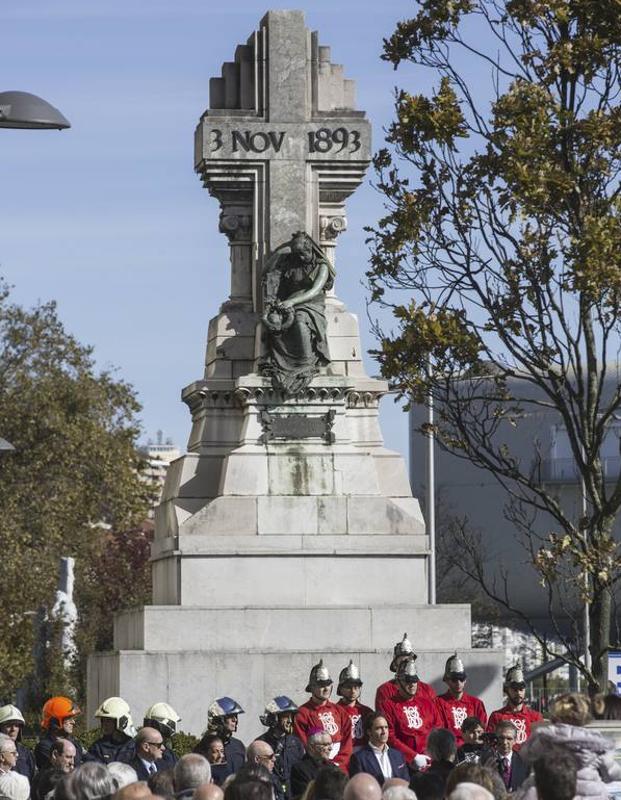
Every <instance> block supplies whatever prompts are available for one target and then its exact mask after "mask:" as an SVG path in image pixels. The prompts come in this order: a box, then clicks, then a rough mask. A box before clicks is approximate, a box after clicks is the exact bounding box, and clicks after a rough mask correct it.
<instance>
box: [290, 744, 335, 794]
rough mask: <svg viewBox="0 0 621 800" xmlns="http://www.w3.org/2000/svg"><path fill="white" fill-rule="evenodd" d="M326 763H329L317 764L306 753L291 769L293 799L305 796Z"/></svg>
mask: <svg viewBox="0 0 621 800" xmlns="http://www.w3.org/2000/svg"><path fill="white" fill-rule="evenodd" d="M326 763H328V762H323V763H322V762H321V761H319V762H317V761H315V760H314V759H312V758H311V757H310V756H309V755H308V753H305V754H304V757H303V758H301V759H300V760H299V761H298V763H297V764H294V765H293V767H292V768H291V797H300V796H301V795H303V794H304V790H305V789H306V787H307V786H308V784H309V783H310V782H311V781H314V780H315V776H316V775H317V773H318V772H319V770H320V769H321V768H322V767H324V766H325V765H326Z"/></svg>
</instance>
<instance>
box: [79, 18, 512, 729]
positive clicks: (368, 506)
mask: <svg viewBox="0 0 621 800" xmlns="http://www.w3.org/2000/svg"><path fill="white" fill-rule="evenodd" d="M233 52H234V58H233V60H232V61H230V62H227V63H226V64H225V65H224V66H223V68H222V73H221V75H220V76H218V77H216V78H214V79H212V81H211V98H210V101H211V103H210V108H209V109H208V110H207V111H206V112H205V113H204V114H203V116H202V117H201V120H200V122H199V125H198V127H197V130H196V135H195V166H196V169H197V172H199V174H200V176H201V179H202V180H203V183H204V185H205V187H206V188H207V189H208V190H209V192H210V194H211V195H212V196H213V197H214V198H215V199H216V200H217V201H218V202H219V204H220V211H221V213H220V220H219V228H220V231H221V232H222V233H223V234H224V235H225V236H226V237H227V239H228V243H229V247H230V271H231V289H230V296H229V298H228V299H226V300H225V301H224V303H223V304H222V307H221V309H220V313H219V314H218V315H216V317H214V319H213V320H212V321H211V323H210V325H209V331H208V336H207V351H206V357H205V371H204V373H203V379H202V380H198V381H195V382H194V383H193V384H191V385H190V386H188V387H186V389H184V390H183V393H182V398H183V401H184V402H185V403H186V404H187V406H188V408H189V410H190V413H191V416H192V430H191V433H190V437H189V441H188V451H189V452H188V453H186V454H185V455H184V456H183V457H182V458H180V459H179V460H178V461H176V462H175V463H174V464H173V465H172V466H171V468H170V470H169V473H168V477H167V482H166V487H165V491H164V495H163V499H162V503H161V505H160V507H159V508H158V509H157V512H156V537H155V541H154V543H153V548H152V570H153V602H154V606H152V607H145V608H144V609H142V610H139V611H135V612H130V613H126V614H124V615H122V616H120V617H119V618H117V620H116V621H115V647H116V648H117V652H116V653H114V654H96V655H94V656H93V657H92V658H91V659H90V661H89V676H88V714H89V716H90V717H91V718H92V714H93V712H94V710H95V708H96V707H97V705H99V703H100V702H101V701H102V700H103V699H104V698H105V697H108V696H112V695H121V696H123V697H125V698H127V700H128V701H129V702H130V704H131V707H132V712H133V713H134V714H135V718H136V719H140V718H141V717H142V715H143V714H144V711H145V709H146V708H147V707H148V706H149V705H151V703H152V702H153V700H154V698H156V699H158V700H165V701H167V702H169V703H170V704H171V705H172V706H173V707H174V708H175V709H176V710H177V711H178V712H179V713H180V715H181V716H182V718H183V728H184V730H186V731H188V732H192V733H196V734H199V733H202V731H203V730H204V728H205V724H206V711H207V706H208V704H209V702H210V701H211V700H212V699H213V698H215V697H218V696H222V695H226V694H233V695H234V696H235V697H236V698H237V699H238V700H239V701H240V702H241V704H242V706H243V707H244V708H245V710H246V714H245V715H244V716H243V717H241V730H240V734H241V738H242V739H245V740H249V738H250V737H251V736H254V735H255V734H257V733H259V732H260V731H259V728H258V722H257V720H258V715H259V713H260V711H262V710H263V708H264V705H265V702H266V700H267V699H268V698H270V697H273V696H274V695H276V694H282V693H283V692H285V693H286V694H288V695H289V696H291V697H292V698H293V699H294V700H296V701H297V702H303V700H304V699H305V697H304V695H303V692H302V690H303V687H304V686H305V685H306V681H307V678H308V672H309V670H310V667H311V666H312V665H313V664H314V663H316V661H317V660H318V659H319V657H321V656H323V657H324V658H325V659H326V660H327V663H328V665H329V666H330V669H331V670H332V672H333V674H334V675H336V674H337V673H338V670H339V669H341V668H342V667H343V666H345V665H346V664H347V662H348V661H349V659H350V658H353V659H354V660H355V661H356V663H358V664H359V666H360V669H361V672H362V677H363V680H364V682H365V689H364V694H363V700H366V702H367V703H369V704H372V702H373V692H374V689H375V686H376V685H377V684H378V683H380V682H382V681H384V680H386V678H387V677H388V676H389V674H388V663H389V661H390V651H391V650H392V647H393V645H394V643H395V641H397V639H400V637H401V635H402V633H403V631H405V630H408V631H409V632H410V636H411V638H412V639H413V641H414V643H415V647H416V650H417V653H418V656H419V658H418V662H417V664H418V665H419V669H420V674H421V677H423V678H424V679H426V680H430V681H432V682H434V681H435V683H436V687H437V688H442V687H441V684H440V678H441V675H442V670H443V667H444V662H445V660H446V657H447V656H448V655H449V654H450V653H452V652H453V649H454V648H458V649H459V651H460V655H461V656H462V658H464V661H465V663H466V665H467V668H468V675H469V689H470V691H472V692H473V693H474V694H481V695H482V697H483V699H484V700H485V701H486V702H487V703H488V708H489V707H497V706H498V704H499V703H500V701H501V697H500V680H499V677H500V666H501V655H500V654H497V653H489V652H485V651H469V650H468V646H469V644H470V616H469V609H468V608H467V607H466V606H452V607H445V606H434V607H430V606H428V605H427V604H426V603H427V585H428V568H429V550H428V548H429V540H428V537H427V536H426V535H425V526H424V522H423V519H422V515H421V512H420V507H419V504H418V501H417V500H416V499H415V498H413V497H412V495H411V492H410V490H409V486H408V482H407V476H406V471H405V465H404V463H403V459H401V457H400V456H399V455H398V454H396V453H392V452H390V451H388V450H386V449H385V448H384V443H383V438H382V434H381V430H380V427H379V420H378V406H379V401H380V398H381V397H382V395H383V394H385V393H386V391H387V385H386V383H385V382H384V381H378V380H375V379H371V378H369V377H368V376H367V375H366V374H365V371H364V366H363V362H362V353H361V347H360V336H359V330H358V321H357V318H356V316H355V315H354V314H351V313H349V312H348V311H347V310H346V309H345V307H344V305H343V303H341V301H340V300H339V299H338V297H337V296H336V291H335V289H327V287H326V297H325V313H326V336H327V344H328V350H329V355H330V363H328V364H327V365H326V366H322V367H321V368H320V371H319V374H317V375H315V376H314V378H313V380H312V382H311V383H310V385H309V386H307V387H306V388H305V389H304V391H299V393H298V394H297V396H295V397H290V396H286V394H284V393H282V392H279V391H277V390H276V389H275V388H274V386H272V384H271V382H270V380H268V379H267V378H266V377H264V376H261V375H259V374H258V365H259V362H260V359H261V358H262V357H263V356H264V353H265V347H266V340H265V338H264V335H263V334H264V330H263V326H262V323H261V322H260V320H261V317H262V314H263V312H264V310H265V309H264V307H263V294H262V280H261V279H262V272H263V268H264V265H265V260H266V257H267V256H268V255H269V254H270V253H271V252H272V251H273V250H274V249H275V248H276V247H277V246H278V245H280V244H281V243H283V242H286V241H288V240H289V239H290V237H291V236H292V234H293V233H294V232H295V231H297V230H302V231H305V232H306V233H308V234H310V235H311V236H312V237H313V239H314V240H315V241H317V242H318V243H319V245H320V246H321V249H322V250H323V253H324V255H325V258H326V259H327V262H329V264H330V265H331V266H334V265H337V269H336V272H337V287H336V288H338V276H339V274H340V273H341V267H340V265H338V264H337V260H336V253H335V250H336V240H337V238H338V235H339V234H340V233H341V232H342V231H343V230H345V229H346V227H347V216H346V209H345V202H346V200H347V198H348V197H349V196H350V195H351V194H352V192H354V191H355V189H356V188H357V186H358V185H359V184H360V182H361V181H362V179H363V177H364V174H365V171H366V169H367V166H368V164H369V160H370V157H371V127H370V124H369V122H368V120H367V119H366V118H365V115H364V113H363V112H361V111H357V110H356V109H355V107H354V92H353V88H354V87H353V82H352V81H350V80H347V79H346V78H345V77H344V71H343V69H342V67H341V66H340V65H338V64H333V63H332V62H331V56H330V50H329V48H327V47H324V46H321V45H320V44H319V38H318V36H317V34H315V33H311V32H310V31H309V30H307V29H306V27H305V25H304V18H303V14H302V13H301V12H299V11H293V12H292V11H270V12H268V14H267V15H266V16H265V17H264V18H263V19H262V20H261V23H260V25H259V30H258V31H256V32H255V33H254V34H253V35H252V36H251V37H250V38H249V39H248V41H247V42H242V44H241V45H240V46H239V47H238V48H237V49H236V50H234V48H231V53H233ZM325 266H326V264H324V267H325ZM360 269H361V265H346V267H345V268H344V269H343V270H342V272H344V273H345V274H347V275H348V279H349V276H353V275H354V274H356V273H355V271H359V270H360ZM354 279H355V278H354ZM205 289H206V287H203V289H202V290H205ZM171 335H173V333H172V332H171ZM296 415H297V416H296ZM326 420H327V421H328V422H329V424H328V422H326ZM267 434H270V435H267ZM438 647H442V648H445V649H441V650H440V649H437V648H438ZM449 648H450V649H449ZM197 697H202V698H204V703H203V704H202V705H201V704H200V703H199V704H197V702H196V698H197Z"/></svg>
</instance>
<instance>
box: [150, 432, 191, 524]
mask: <svg viewBox="0 0 621 800" xmlns="http://www.w3.org/2000/svg"><path fill="white" fill-rule="evenodd" d="M140 452H141V454H142V455H143V456H144V458H145V459H146V461H147V468H146V470H145V471H144V476H145V479H146V480H149V481H151V482H152V483H154V484H155V485H156V486H157V487H158V493H157V498H156V500H155V502H154V504H153V508H152V509H151V511H150V512H149V517H150V518H151V519H152V518H153V515H154V513H155V506H157V505H158V504H159V502H160V500H161V495H162V490H163V489H164V481H165V480H166V473H167V471H168V467H169V466H170V464H171V462H172V461H174V460H175V459H176V458H179V456H180V455H181V451H180V450H179V448H178V447H177V445H176V444H173V441H172V439H171V438H170V437H167V438H166V440H165V441H164V434H163V432H162V431H161V430H160V431H158V432H157V434H156V438H155V441H153V439H148V440H147V443H146V445H143V446H142V447H141V448H140Z"/></svg>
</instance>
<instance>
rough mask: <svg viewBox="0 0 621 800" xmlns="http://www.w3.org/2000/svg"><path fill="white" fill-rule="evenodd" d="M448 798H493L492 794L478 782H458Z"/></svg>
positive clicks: (466, 799)
mask: <svg viewBox="0 0 621 800" xmlns="http://www.w3.org/2000/svg"><path fill="white" fill-rule="evenodd" d="M448 800H494V795H493V794H492V793H491V792H488V791H487V789H486V788H485V787H484V786H481V785H480V784H478V783H467V782H464V783H458V784H457V786H456V787H455V788H454V789H453V791H452V792H451V793H450V795H449V797H448Z"/></svg>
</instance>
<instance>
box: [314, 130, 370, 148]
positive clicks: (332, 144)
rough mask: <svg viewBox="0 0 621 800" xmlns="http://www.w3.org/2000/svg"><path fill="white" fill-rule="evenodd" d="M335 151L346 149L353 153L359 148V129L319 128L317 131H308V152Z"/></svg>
mask: <svg viewBox="0 0 621 800" xmlns="http://www.w3.org/2000/svg"><path fill="white" fill-rule="evenodd" d="M332 149H334V152H335V153H340V152H341V151H342V150H347V151H348V152H349V153H355V152H357V151H358V150H360V131H348V130H347V128H335V129H334V130H333V131H332V130H330V128H319V130H317V131H309V132H308V152H309V153H329V152H330V151H331V150H332Z"/></svg>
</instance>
